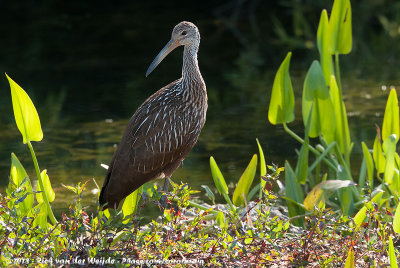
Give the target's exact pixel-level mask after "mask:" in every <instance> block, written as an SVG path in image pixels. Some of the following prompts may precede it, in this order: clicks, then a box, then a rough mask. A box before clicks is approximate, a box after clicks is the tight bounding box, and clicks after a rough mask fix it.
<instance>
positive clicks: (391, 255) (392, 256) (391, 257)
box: [389, 236, 398, 268]
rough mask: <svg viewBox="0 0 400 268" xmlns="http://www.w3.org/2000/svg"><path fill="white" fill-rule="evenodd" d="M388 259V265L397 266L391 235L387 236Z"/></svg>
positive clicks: (392, 267)
mask: <svg viewBox="0 0 400 268" xmlns="http://www.w3.org/2000/svg"><path fill="white" fill-rule="evenodd" d="M389 260H390V267H391V268H397V267H398V266H397V257H396V252H395V251H394V246H393V240H392V237H391V236H389Z"/></svg>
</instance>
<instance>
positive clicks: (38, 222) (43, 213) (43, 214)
mask: <svg viewBox="0 0 400 268" xmlns="http://www.w3.org/2000/svg"><path fill="white" fill-rule="evenodd" d="M35 209H40V212H39V213H38V214H37V216H36V218H35V220H34V221H33V226H40V227H41V228H42V229H47V207H46V204H44V203H39V204H38V205H37V206H36V207H35Z"/></svg>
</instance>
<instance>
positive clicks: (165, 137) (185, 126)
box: [99, 22, 207, 208]
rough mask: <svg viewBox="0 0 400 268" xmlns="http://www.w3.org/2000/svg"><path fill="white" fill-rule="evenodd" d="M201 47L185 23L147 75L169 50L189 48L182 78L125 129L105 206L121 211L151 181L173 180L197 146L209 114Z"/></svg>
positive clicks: (110, 170)
mask: <svg viewBox="0 0 400 268" xmlns="http://www.w3.org/2000/svg"><path fill="white" fill-rule="evenodd" d="M199 43H200V34H199V31H198V30H197V27H196V26H195V25H194V24H193V23H190V22H181V23H179V24H178V25H176V26H175V28H174V30H173V31H172V38H171V41H170V42H168V44H167V45H166V46H165V48H164V49H163V50H162V51H161V52H160V54H159V55H158V56H157V57H156V58H155V59H154V61H153V63H152V64H151V65H150V67H149V70H148V72H147V74H146V75H148V74H149V73H150V72H151V71H152V70H153V69H154V68H155V67H156V66H157V65H158V64H159V63H160V62H161V61H162V59H163V58H164V57H165V56H166V55H167V54H168V53H169V52H170V51H172V50H173V49H174V48H176V47H177V46H180V45H183V46H184V52H183V66H182V77H181V78H180V79H178V80H176V81H174V82H172V83H170V84H169V85H167V86H165V87H163V88H161V89H160V90H158V91H157V92H156V93H154V94H153V95H152V96H150V97H149V98H148V99H147V100H146V101H145V102H144V103H143V104H142V105H141V106H140V107H139V108H138V109H137V111H136V112H135V114H134V115H133V116H132V118H131V119H130V121H129V123H128V125H127V127H126V129H125V132H124V134H123V137H122V140H121V142H120V144H119V146H118V148H117V150H116V152H115V153H114V156H113V158H112V160H111V163H110V165H109V168H108V171H107V175H106V178H105V180H104V184H103V187H102V190H101V193H100V198H99V201H100V205H104V204H106V203H107V205H106V206H105V208H115V207H118V204H119V202H120V201H121V200H122V199H123V198H125V197H126V196H127V195H129V194H130V193H131V192H133V191H134V190H136V189H137V188H139V187H140V186H141V185H143V184H144V183H146V182H148V181H150V180H153V179H157V178H164V177H166V178H169V177H170V176H171V175H172V173H173V172H174V171H175V170H176V169H177V168H178V167H179V165H180V164H181V163H182V161H183V159H185V157H186V156H187V155H188V153H189V152H190V150H191V149H192V147H193V146H194V145H195V144H196V142H197V139H198V137H199V135H200V131H201V129H202V128H203V126H204V123H205V120H206V111H207V92H206V85H205V83H204V80H203V78H202V76H201V73H200V70H199V67H198V62H197V51H198V48H199Z"/></svg>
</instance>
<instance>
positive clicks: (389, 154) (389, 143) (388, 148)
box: [383, 134, 397, 184]
mask: <svg viewBox="0 0 400 268" xmlns="http://www.w3.org/2000/svg"><path fill="white" fill-rule="evenodd" d="M396 143H397V137H396V135H395V134H392V135H390V136H389V137H387V138H386V140H385V141H384V142H383V151H384V152H385V156H386V165H385V173H384V175H385V182H386V183H388V184H391V183H392V181H393V175H394V169H395V159H394V154H395V152H396Z"/></svg>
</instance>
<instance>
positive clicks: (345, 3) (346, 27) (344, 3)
mask: <svg viewBox="0 0 400 268" xmlns="http://www.w3.org/2000/svg"><path fill="white" fill-rule="evenodd" d="M329 24H330V30H331V34H332V35H331V49H330V50H331V53H332V54H348V53H350V51H351V48H352V45H353V39H352V36H351V35H352V30H351V5H350V0H335V1H334V2H333V7H332V12H331V17H330V19H329Z"/></svg>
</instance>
